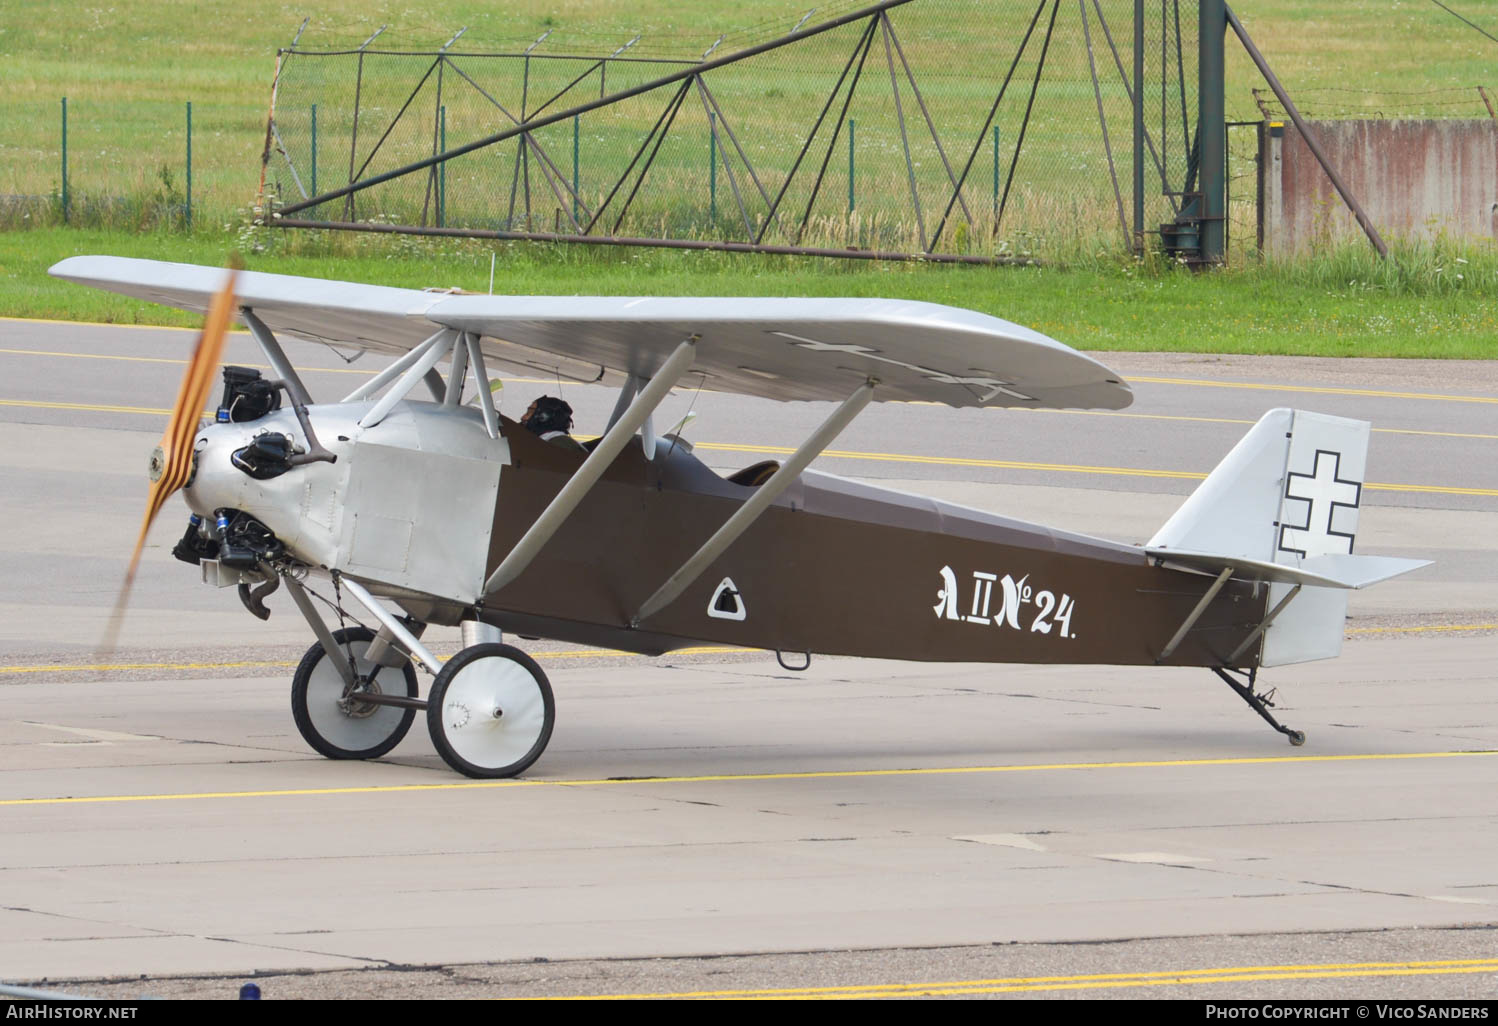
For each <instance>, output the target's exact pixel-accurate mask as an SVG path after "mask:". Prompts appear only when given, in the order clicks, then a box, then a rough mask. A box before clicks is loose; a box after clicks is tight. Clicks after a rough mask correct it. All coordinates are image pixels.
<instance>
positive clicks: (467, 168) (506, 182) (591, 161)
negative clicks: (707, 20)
mask: <svg viewBox="0 0 1498 1026" xmlns="http://www.w3.org/2000/svg"><path fill="white" fill-rule="evenodd" d="M1073 4H1075V6H1073ZM842 7H843V9H842V10H841V11H839V10H838V9H837V8H834V9H832V10H831V11H829V12H826V13H821V14H820V16H814V15H817V14H818V12H812V13H810V14H808V15H807V16H806V17H804V18H802V19H801V21H800V22H799V23H798V24H797V25H796V26H795V27H794V28H793V29H792V30H791V31H789V32H787V33H785V34H782V35H776V36H774V37H772V38H769V39H764V40H760V41H757V42H752V43H749V44H745V45H739V46H737V47H732V46H730V47H721V46H720V44H722V43H723V38H724V37H719V39H718V40H717V42H715V43H713V45H712V46H711V47H709V48H708V49H707V51H706V52H704V53H702V54H701V55H700V56H697V57H682V56H680V55H672V56H645V55H642V54H641V53H639V52H638V50H637V49H636V44H637V43H638V42H639V36H636V37H635V38H634V39H631V40H629V41H628V42H626V43H624V44H623V45H621V46H619V47H617V48H615V49H613V50H612V51H611V52H609V53H607V54H599V55H585V54H584V55H580V54H577V53H573V52H553V51H551V50H549V49H548V48H547V47H548V37H549V36H550V35H551V33H550V32H548V33H547V34H546V35H543V36H541V37H540V38H538V39H536V40H534V41H533V42H531V43H530V44H529V45H528V46H526V47H524V48H517V49H516V50H513V51H509V52H505V53H473V52H459V51H458V50H457V49H455V44H457V43H458V42H459V40H460V38H461V37H462V35H463V33H462V32H459V33H457V34H456V35H454V36H453V37H452V38H451V39H449V40H448V41H447V42H446V43H445V44H444V45H443V46H441V47H440V48H438V49H436V50H431V51H418V52H410V51H380V50H377V49H375V48H374V44H375V43H376V42H377V40H378V38H379V35H380V33H378V32H377V33H375V34H374V35H373V36H371V37H370V38H369V39H368V40H366V41H365V42H364V44H363V45H361V46H359V47H357V48H355V49H353V50H344V51H326V50H324V51H315V50H304V49H299V48H298V47H297V46H296V45H295V44H293V46H292V47H290V48H288V49H286V50H283V51H282V53H281V54H280V55H279V57H278V70H277V80H276V82H277V84H276V88H275V89H274V90H273V100H272V111H271V117H270V121H269V124H268V126H267V132H266V140H267V145H266V150H265V157H264V163H265V166H266V169H267V172H268V176H269V186H270V187H271V188H274V187H275V185H276V183H277V182H280V183H281V185H282V188H281V196H280V205H279V210H278V211H277V216H276V218H275V223H277V224H279V225H280V226H283V227H288V228H335V229H345V230H352V231H365V232H370V231H373V232H397V233H410V234H420V235H445V236H463V237H477V238H489V239H528V240H544V241H552V242H581V243H591V244H603V245H623V246H668V247H679V248H688V249H705V250H727V251H747V252H760V253H806V254H817V255H826V256H839V257H854V258H875V259H896V260H910V259H914V260H927V261H951V262H969V263H1002V262H1008V261H1013V260H1028V259H1033V258H1035V257H1041V258H1043V257H1045V256H1046V250H1047V249H1048V248H1054V247H1057V246H1059V245H1061V244H1062V243H1063V242H1064V241H1065V240H1067V239H1073V240H1075V239H1083V240H1089V239H1100V238H1108V237H1111V238H1112V239H1114V240H1121V241H1122V242H1123V244H1124V245H1125V246H1127V247H1128V248H1132V249H1134V250H1136V251H1142V250H1143V249H1145V248H1146V246H1147V245H1149V241H1148V240H1149V239H1150V238H1151V237H1153V236H1158V237H1160V238H1161V240H1162V245H1163V247H1164V249H1165V250H1166V251H1167V252H1170V253H1173V254H1176V255H1180V256H1181V257H1182V258H1183V259H1189V260H1190V261H1192V262H1208V263H1210V262H1215V261H1218V260H1220V259H1221V258H1222V256H1223V254H1224V253H1225V251H1226V244H1227V240H1226V234H1225V233H1226V227H1225V226H1226V221H1225V216H1224V215H1225V202H1226V201H1225V182H1226V131H1225V128H1224V127H1223V84H1222V75H1223V40H1224V36H1225V32H1226V28H1227V21H1226V8H1225V4H1224V3H1223V0H878V2H876V3H872V4H867V5H865V6H858V7H856V8H853V7H851V5H849V4H844V5H842ZM850 8H851V9H850ZM640 49H643V48H640ZM725 51H726V52H725ZM319 134H321V138H319ZM1125 138H1128V139H1131V141H1132V149H1129V148H1127V145H1126V144H1123V140H1124V139H1125ZM328 157H332V158H333V159H332V160H329V159H327V158H328ZM334 166H336V167H337V168H338V170H337V172H335V174H336V176H337V184H336V185H334V186H333V187H331V188H328V187H326V185H325V184H324V185H323V187H321V188H320V187H319V182H322V183H327V182H328V181H329V177H330V174H329V172H330V169H331V168H332V167H334ZM283 172H284V173H285V178H286V179H288V180H289V181H283V180H282V173H283ZM720 181H721V182H722V183H724V184H726V185H727V190H726V195H720V188H719V183H720ZM288 185H289V188H287V186H288ZM1125 189H1128V190H1129V191H1130V192H1131V195H1130V196H1129V197H1128V199H1127V200H1126V198H1125V196H1124V190H1125Z"/></svg>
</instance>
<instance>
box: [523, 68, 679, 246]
mask: <svg viewBox="0 0 1498 1026" xmlns="http://www.w3.org/2000/svg"><path fill="white" fill-rule="evenodd" d="M691 87H692V83H691V81H690V80H688V81H686V82H683V83H682V84H681V87H680V88H678V89H677V90H676V93H675V94H674V95H673V96H672V97H671V99H669V100H667V101H666V106H665V107H663V108H662V109H661V113H660V117H658V118H656V119H655V124H653V125H651V126H650V131H649V133H647V134H646V136H645V138H644V139H643V140H642V141H641V142H640V148H639V149H638V150H636V151H635V155H634V156H633V157H632V158H631V159H630V162H629V166H628V167H626V168H625V169H624V173H623V174H621V175H620V176H619V177H618V179H617V180H616V181H615V182H614V187H613V188H612V189H610V190H609V194H608V195H607V196H605V197H604V198H603V202H602V203H600V204H598V209H597V210H596V211H594V212H593V217H592V218H591V219H590V220H589V221H588V223H587V226H586V227H584V228H583V234H584V235H586V234H587V233H588V232H591V231H592V230H593V226H594V225H595V224H597V223H598V222H599V220H600V219H601V218H602V217H603V212H604V211H605V210H607V209H608V207H609V204H610V203H612V202H614V197H615V196H617V195H618V194H619V189H620V188H621V187H622V186H623V185H624V180H625V179H626V178H628V177H629V176H630V173H631V172H633V171H634V169H635V165H636V164H638V163H639V162H640V158H641V157H643V156H644V155H645V151H646V149H648V148H649V147H650V142H651V140H652V139H654V138H655V133H656V132H659V131H661V130H662V129H661V126H662V125H664V124H665V123H666V117H667V116H668V115H674V113H675V111H676V109H677V108H678V107H679V106H680V105H681V100H682V97H684V96H686V94H687V90H688V89H690V88H691ZM514 193H515V187H514V185H511V186H510V207H511V210H512V211H513V209H514V206H515V196H514ZM510 223H513V219H512V222H510Z"/></svg>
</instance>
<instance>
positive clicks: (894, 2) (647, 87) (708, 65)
mask: <svg viewBox="0 0 1498 1026" xmlns="http://www.w3.org/2000/svg"><path fill="white" fill-rule="evenodd" d="M911 2H912V0H881V2H880V3H877V4H872V5H870V6H868V7H864V8H861V9H859V10H857V11H851V12H849V13H848V14H845V15H842V16H841V17H838V18H830V19H828V20H827V21H824V22H819V23H818V24H816V25H813V26H812V27H811V28H809V29H807V30H806V31H805V32H804V33H802V34H800V35H797V36H782V37H781V38H779V39H772V40H769V41H768V42H765V43H760V44H759V45H757V46H751V47H749V48H747V49H745V50H740V51H738V52H736V53H732V54H729V55H727V56H726V57H720V58H718V59H717V60H712V61H707V62H704V63H702V64H693V65H691V66H690V67H688V68H684V69H682V70H680V71H675V72H672V73H671V74H669V75H664V76H662V77H660V78H657V79H652V80H651V81H649V82H642V83H640V84H639V85H637V86H632V87H630V88H629V89H624V90H621V91H620V92H618V93H614V94H612V95H609V96H600V97H599V98H598V99H596V100H589V101H588V102H587V103H584V104H579V105H578V106H576V107H569V108H567V109H566V110H560V111H557V112H556V113H555V114H550V115H547V116H546V117H544V118H538V119H535V120H531V121H528V122H526V129H527V130H529V131H535V130H536V129H538V128H544V127H546V126H547V125H550V124H553V123H554V122H557V121H562V120H565V119H566V118H570V117H572V116H573V115H575V114H586V113H588V112H589V111H591V110H596V109H598V108H599V107H604V106H607V105H608V104H611V103H617V102H619V101H620V100H627V99H629V98H631V97H634V96H640V95H643V94H645V93H648V92H652V91H653V90H656V89H659V88H660V87H661V86H665V85H671V84H673V83H676V82H681V81H683V80H684V79H688V78H691V77H692V76H693V75H698V74H701V73H703V72H707V71H712V70H713V69H715V68H720V67H723V66H724V65H727V64H733V63H735V62H737V61H742V60H745V59H747V58H749V57H754V56H756V55H758V54H761V53H767V52H768V51H770V50H775V49H779V48H780V47H783V46H788V45H790V44H792V43H798V42H800V41H801V40H803V39H810V38H811V37H812V36H817V35H821V34H822V33H824V32H831V31H833V30H835V29H838V28H841V27H842V26H844V25H847V24H850V23H851V22H855V21H859V20H860V19H863V18H867V17H869V16H871V15H873V14H877V13H878V12H879V11H883V10H888V9H890V8H892V7H900V6H902V5H904V4H908V3H911ZM356 97H357V92H356ZM522 117H523V112H522ZM519 132H520V128H519V126H514V127H511V128H507V129H504V130H502V131H499V132H495V133H493V134H491V135H486V136H484V137H483V138H481V139H475V140H473V141H472V142H470V143H465V144H463V145H462V146H460V147H458V148H457V149H455V150H452V151H451V152H449V153H448V154H446V156H447V157H449V158H451V157H461V156H463V155H464V154H465V153H472V152H473V151H474V150H478V149H483V148H484V147H486V146H492V145H493V144H495V143H497V142H503V141H504V140H506V139H510V138H512V137H514V136H515V135H517V134H519ZM434 163H435V161H434V160H433V159H432V158H431V157H424V158H422V159H421V160H417V161H413V162H412V163H410V164H406V165H404V166H402V167H398V168H395V169H393V170H391V171H385V172H383V173H381V174H378V175H373V176H371V177H369V178H367V179H364V180H363V181H359V182H355V181H353V176H352V175H350V181H349V184H348V185H346V186H343V187H342V188H339V189H335V190H334V191H332V192H330V193H328V194H327V195H325V196H316V197H313V200H315V202H312V201H308V202H305V203H298V204H294V205H292V206H289V207H286V208H285V209H284V210H283V211H282V213H284V214H294V213H296V212H297V211H298V210H302V209H305V208H306V207H311V206H316V205H317V204H318V203H326V202H327V201H329V200H335V199H340V198H342V197H344V196H347V195H350V194H352V193H354V192H357V191H359V190H360V189H367V188H369V187H371V186H374V185H379V184H380V183H381V182H388V181H389V180H390V179H392V178H399V177H400V176H401V175H405V174H410V173H411V172H412V171H421V170H424V169H425V168H428V167H430V166H431V165H432V164H434ZM350 170H351V171H352V163H351V164H350Z"/></svg>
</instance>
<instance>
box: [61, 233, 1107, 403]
mask: <svg viewBox="0 0 1498 1026" xmlns="http://www.w3.org/2000/svg"><path fill="white" fill-rule="evenodd" d="M51 273H52V274H53V275H54V276H56V277H58V278H64V279H67V280H69V281H76V282H80V283H82V284H86V285H93V286H95V287H98V288H103V289H108V290H110V291H113V292H121V293H124V294H126V295H130V296H137V297H139V298H141V299H149V300H151V301H153V302H157V303H164V304H166V305H168V306H175V307H179V308H181V309H184V310H195V311H202V310H205V309H206V308H207V306H208V303H209V301H210V300H211V298H212V296H213V294H214V292H215V291H217V290H218V288H220V287H221V285H222V283H223V274H224V272H223V271H221V270H218V269H216V268H208V267H197V266H194V265H190V264H170V263H162V262H158V261H153V260H135V259H127V258H123V257H96V256H90V257H72V258H70V259H67V260H64V261H62V262H61V263H58V264H57V265H56V266H54V267H53V268H52V270H51ZM236 291H237V301H238V303H239V305H240V306H241V307H242V308H248V309H252V310H253V311H254V312H255V314H256V315H257V316H258V317H259V318H260V319H261V320H263V321H264V322H265V323H266V325H267V326H269V327H270V328H271V330H272V331H274V332H276V333H278V334H288V335H295V336H298V337H301V338H307V339H313V340H316V341H323V342H334V343H338V344H340V345H348V346H357V347H361V348H365V349H370V350H374V351H377V352H383V353H398V352H404V351H406V350H409V349H411V348H412V347H413V346H415V345H417V344H419V343H420V342H421V341H422V340H423V339H425V338H427V337H428V336H429V335H430V334H431V333H432V332H433V331H434V330H436V329H437V328H439V327H449V328H456V329H459V330H463V331H471V332H474V333H477V334H482V335H483V336H484V350H485V352H486V354H488V355H491V356H493V357H496V358H499V359H505V360H512V361H518V362H522V363H529V364H531V365H533V366H534V365H538V361H544V360H545V359H546V357H547V356H550V357H553V358H562V359H565V360H567V361H569V362H570V363H573V364H574V365H576V364H584V365H588V366H590V367H592V368H594V369H595V373H596V374H597V375H598V376H602V374H603V373H604V372H615V373H621V374H631V373H632V374H637V375H640V376H642V377H648V376H650V375H651V374H653V373H654V372H655V370H656V369H657V368H658V367H659V366H660V365H661V363H662V362H664V360H665V359H666V357H668V356H669V355H670V354H671V352H672V350H674V349H675V348H676V346H677V344H678V343H680V342H681V341H682V340H683V339H686V338H688V337H692V336H696V337H697V339H698V342H697V352H696V357H695V359H694V361H693V364H692V372H691V375H690V376H689V377H688V379H686V380H688V381H691V380H692V378H693V377H695V376H696V375H698V374H702V375H705V378H704V383H703V387H704V388H708V389H712V390H716V391H724V392H737V393H741V394H744V395H755V396H763V397H765V398H770V399H824V400H827V399H838V400H840V399H844V398H846V397H847V396H848V395H849V393H851V392H852V391H853V390H854V389H855V388H857V387H858V385H859V384H861V383H862V382H863V381H865V380H866V379H868V378H874V379H877V380H878V382H879V387H878V388H876V389H875V393H874V396H875V399H877V400H884V401H891V400H894V401H924V402H936V403H944V404H946V405H948V406H956V407H963V406H1032V407H1073V408H1104V409H1121V408H1123V407H1125V406H1127V405H1129V403H1130V402H1131V401H1132V400H1133V393H1132V392H1131V391H1130V390H1129V387H1128V385H1126V384H1125V383H1124V382H1123V380H1122V378H1120V377H1119V376H1118V375H1117V374H1115V373H1114V372H1112V371H1111V370H1109V369H1108V368H1107V367H1105V366H1104V365H1103V364H1101V363H1099V362H1098V361H1096V360H1094V359H1092V358H1091V357H1088V356H1084V355H1083V354H1081V353H1078V352H1077V351H1075V350H1073V349H1071V348H1069V347H1067V346H1064V345H1062V344H1061V343H1059V342H1056V341H1054V340H1053V339H1049V338H1047V337H1046V336H1044V335H1041V334H1039V333H1038V332H1034V331H1031V330H1030V329H1028V328H1025V327H1022V326H1020V325H1018V324H1011V323H1010V322H1008V321H1003V320H1000V319H998V318H997V317H990V316H988V315H987V314H980V313H975V312H973V311H971V310H961V309H958V308H956V307H949V306H939V305H937V304H934V303H921V302H914V301H909V300H896V299H787V298H765V299H737V298H736V299H714V298H684V297H670V298H665V297H661V298H627V297H607V296H589V297H577V296H484V295H466V294H465V295H451V294H447V293H435V292H422V291H418V290H415V289H397V288H388V287H384V286H379V285H360V284H354V283H350V282H339V281H324V280H321V279H317V278H297V277H291V276H289V275H281V274H264V273H260V272H254V271H246V272H244V273H242V274H241V275H240V277H239V284H238V287H237V290H236ZM517 347H519V348H517ZM542 354H545V355H542Z"/></svg>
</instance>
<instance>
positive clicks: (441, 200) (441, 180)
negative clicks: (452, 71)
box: [437, 104, 447, 228]
mask: <svg viewBox="0 0 1498 1026" xmlns="http://www.w3.org/2000/svg"><path fill="white" fill-rule="evenodd" d="M437 133H438V135H439V136H440V138H441V140H442V142H441V145H442V152H443V153H446V152H447V105H446V104H443V105H442V106H441V107H439V108H437ZM437 227H438V228H445V227H447V161H445V160H444V161H443V162H442V163H440V164H438V165H437Z"/></svg>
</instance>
